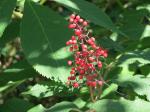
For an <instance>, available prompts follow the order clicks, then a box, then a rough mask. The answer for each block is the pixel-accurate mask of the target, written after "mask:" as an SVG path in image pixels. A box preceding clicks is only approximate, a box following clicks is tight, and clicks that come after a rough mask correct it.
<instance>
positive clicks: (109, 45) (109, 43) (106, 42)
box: [97, 37, 124, 52]
mask: <svg viewBox="0 0 150 112" xmlns="http://www.w3.org/2000/svg"><path fill="white" fill-rule="evenodd" d="M97 41H98V44H100V45H101V46H102V47H104V48H105V49H110V50H112V49H113V50H116V51H119V52H123V51H124V48H123V46H121V45H120V44H119V43H118V42H115V41H113V40H112V39H110V38H107V37H103V38H99V39H98V40H97Z"/></svg>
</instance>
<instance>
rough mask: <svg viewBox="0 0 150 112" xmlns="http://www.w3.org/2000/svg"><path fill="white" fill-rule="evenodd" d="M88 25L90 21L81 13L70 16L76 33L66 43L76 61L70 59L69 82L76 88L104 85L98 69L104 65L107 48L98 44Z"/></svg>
mask: <svg viewBox="0 0 150 112" xmlns="http://www.w3.org/2000/svg"><path fill="white" fill-rule="evenodd" d="M87 26H88V22H87V21H85V20H84V19H82V18H81V17H80V16H79V15H75V14H72V15H71V16H70V20H69V26H68V27H69V28H70V29H73V30H74V35H73V36H72V37H71V39H70V40H69V41H67V42H66V45H67V46H70V49H69V50H70V52H73V54H74V61H71V60H69V61H68V65H69V66H72V69H71V71H70V76H69V77H68V82H69V84H71V85H72V86H73V87H74V88H78V87H79V86H80V85H81V84H86V85H87V86H90V87H96V86H97V85H99V86H102V85H103V81H102V80H101V79H100V76H99V75H100V74H99V72H98V71H99V70H100V69H101V68H102V66H103V64H102V62H101V61H100V59H101V58H106V57H107V55H108V54H107V50H105V49H103V48H101V47H100V46H98V45H96V42H95V38H94V37H92V36H90V35H91V33H90V32H88V30H87Z"/></svg>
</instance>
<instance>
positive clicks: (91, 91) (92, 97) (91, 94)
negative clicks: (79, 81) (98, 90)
mask: <svg viewBox="0 0 150 112" xmlns="http://www.w3.org/2000/svg"><path fill="white" fill-rule="evenodd" d="M89 89H90V96H91V100H92V102H93V103H94V102H95V99H94V94H93V90H92V87H91V86H90V87H89Z"/></svg>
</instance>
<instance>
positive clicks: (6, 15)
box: [0, 0, 17, 37]
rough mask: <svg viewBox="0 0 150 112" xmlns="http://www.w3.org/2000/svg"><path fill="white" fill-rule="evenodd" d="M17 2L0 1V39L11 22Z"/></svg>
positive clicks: (14, 0) (12, 0) (13, 0)
mask: <svg viewBox="0 0 150 112" xmlns="http://www.w3.org/2000/svg"><path fill="white" fill-rule="evenodd" d="M16 1H17V0H11V1H10V0H0V37H1V36H2V35H3V32H4V30H5V28H6V27H7V25H8V24H9V22H10V20H11V15H12V11H13V9H14V7H15V5H16Z"/></svg>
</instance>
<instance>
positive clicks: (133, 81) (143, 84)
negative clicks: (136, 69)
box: [116, 75, 150, 101]
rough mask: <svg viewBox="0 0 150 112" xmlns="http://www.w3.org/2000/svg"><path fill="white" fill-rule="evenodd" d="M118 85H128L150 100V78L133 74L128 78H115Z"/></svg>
mask: <svg viewBox="0 0 150 112" xmlns="http://www.w3.org/2000/svg"><path fill="white" fill-rule="evenodd" d="M116 81H117V82H118V83H119V85H120V86H127V85H130V86H131V87H132V88H133V90H134V91H135V92H136V93H137V94H139V95H146V96H147V99H148V100H149V101H150V91H149V90H150V78H149V77H148V78H146V77H144V76H142V75H135V76H131V77H128V78H125V77H124V78H123V79H119V80H118V79H116Z"/></svg>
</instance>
